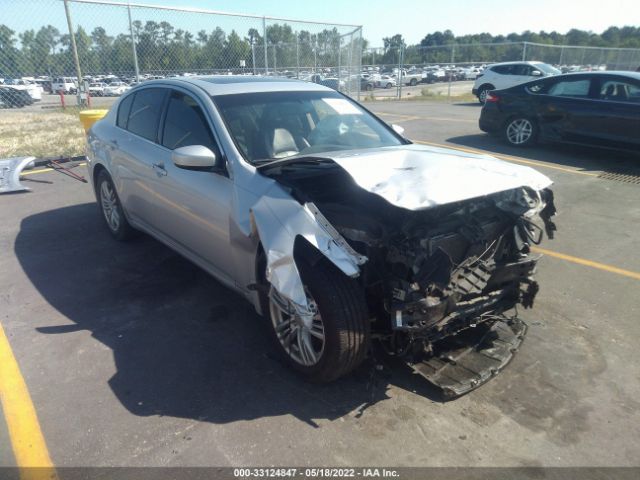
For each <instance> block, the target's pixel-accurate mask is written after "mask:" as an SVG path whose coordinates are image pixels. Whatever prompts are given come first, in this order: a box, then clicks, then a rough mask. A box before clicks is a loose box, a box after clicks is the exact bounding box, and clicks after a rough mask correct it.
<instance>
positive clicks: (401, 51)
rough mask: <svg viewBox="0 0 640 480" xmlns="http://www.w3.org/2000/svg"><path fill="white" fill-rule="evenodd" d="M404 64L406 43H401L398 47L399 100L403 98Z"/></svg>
mask: <svg viewBox="0 0 640 480" xmlns="http://www.w3.org/2000/svg"><path fill="white" fill-rule="evenodd" d="M403 65H404V45H400V47H399V49H398V90H397V94H398V100H402V84H403V80H404V79H403V78H402V67H403Z"/></svg>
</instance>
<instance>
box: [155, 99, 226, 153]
mask: <svg viewBox="0 0 640 480" xmlns="http://www.w3.org/2000/svg"><path fill="white" fill-rule="evenodd" d="M162 145H164V146H165V147H167V148H169V149H171V150H174V149H176V148H179V147H187V146H189V145H204V146H205V147H207V148H209V149H210V150H211V151H212V152H214V153H216V154H218V153H219V152H218V148H217V147H216V143H215V140H214V139H213V135H212V134H211V130H210V129H209V125H208V124H207V120H206V118H205V116H204V112H203V111H202V109H201V108H200V106H199V105H198V103H197V102H196V101H195V100H194V99H193V98H192V97H190V96H189V95H185V94H184V93H180V92H175V91H174V92H172V93H171V97H170V98H169V106H168V107H167V117H166V120H165V123H164V133H163V135H162Z"/></svg>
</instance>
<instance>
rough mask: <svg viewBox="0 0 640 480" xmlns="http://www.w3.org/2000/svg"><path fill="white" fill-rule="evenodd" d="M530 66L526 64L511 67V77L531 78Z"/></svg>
mask: <svg viewBox="0 0 640 480" xmlns="http://www.w3.org/2000/svg"><path fill="white" fill-rule="evenodd" d="M531 70H532V69H531V66H530V65H527V64H526V63H521V64H518V65H514V66H513V75H524V76H528V77H530V76H531Z"/></svg>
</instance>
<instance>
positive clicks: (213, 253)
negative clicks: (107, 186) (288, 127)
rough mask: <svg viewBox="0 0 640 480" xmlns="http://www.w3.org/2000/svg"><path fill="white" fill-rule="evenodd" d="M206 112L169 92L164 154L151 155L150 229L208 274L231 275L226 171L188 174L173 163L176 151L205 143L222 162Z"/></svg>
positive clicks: (229, 188)
mask: <svg viewBox="0 0 640 480" xmlns="http://www.w3.org/2000/svg"><path fill="white" fill-rule="evenodd" d="M204 112H205V110H204V109H203V107H202V105H201V104H200V103H199V102H197V101H196V100H195V99H194V97H193V96H191V95H188V94H186V93H185V92H182V91H178V90H173V91H172V93H171V95H170V97H169V100H168V103H167V108H166V114H165V117H164V121H163V123H164V125H163V129H162V140H161V142H162V147H160V148H162V149H163V154H162V155H157V156H156V157H155V158H156V162H155V163H156V166H155V167H154V176H155V181H156V182H157V183H156V184H155V185H156V186H155V187H154V195H155V196H156V203H155V212H154V225H155V226H156V227H157V229H158V230H159V231H160V232H161V233H162V234H163V235H165V236H166V237H167V238H168V239H169V240H170V241H171V242H174V243H175V244H177V245H178V246H179V247H180V248H181V249H184V250H186V251H187V252H186V253H188V254H189V255H190V256H192V257H196V258H195V259H196V260H197V261H198V262H199V263H203V262H204V263H206V264H207V265H206V267H208V269H209V270H212V271H213V272H214V273H215V274H217V275H219V276H223V277H229V276H232V273H233V270H232V269H233V262H232V260H231V248H230V243H229V216H230V212H231V198H232V181H231V179H230V178H229V177H228V176H227V174H226V171H225V170H224V169H216V170H210V171H201V170H188V169H184V168H179V167H177V166H176V165H174V163H173V162H172V160H171V152H172V151H173V150H174V149H176V148H179V147H185V146H189V145H204V146H206V147H208V148H209V149H211V150H212V151H213V152H214V153H215V154H216V157H217V158H218V159H220V160H222V157H221V155H222V153H221V151H220V148H219V146H218V143H217V142H216V140H215V136H214V134H213V131H212V129H211V125H210V123H209V121H208V120H207V118H206V116H205V113H204Z"/></svg>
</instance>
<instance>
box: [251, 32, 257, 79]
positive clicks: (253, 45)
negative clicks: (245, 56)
mask: <svg viewBox="0 0 640 480" xmlns="http://www.w3.org/2000/svg"><path fill="white" fill-rule="evenodd" d="M251 61H252V65H253V74H254V75H255V74H256V39H255V38H251Z"/></svg>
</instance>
